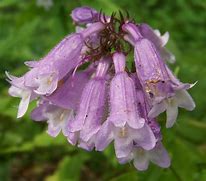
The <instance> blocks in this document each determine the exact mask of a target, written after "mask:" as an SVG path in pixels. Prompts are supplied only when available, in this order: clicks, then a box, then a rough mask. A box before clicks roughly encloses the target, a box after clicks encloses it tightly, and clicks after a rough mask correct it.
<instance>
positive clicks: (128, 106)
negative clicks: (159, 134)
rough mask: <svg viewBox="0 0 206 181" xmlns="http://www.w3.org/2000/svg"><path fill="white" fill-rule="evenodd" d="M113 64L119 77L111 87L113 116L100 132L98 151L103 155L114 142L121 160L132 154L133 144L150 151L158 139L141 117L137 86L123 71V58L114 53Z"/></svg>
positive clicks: (114, 79) (111, 110) (111, 113)
mask: <svg viewBox="0 0 206 181" xmlns="http://www.w3.org/2000/svg"><path fill="white" fill-rule="evenodd" d="M113 61H114V65H115V72H116V75H115V77H114V78H113V79H112V81H111V84H110V115H109V117H108V118H107V120H106V121H105V123H104V124H103V125H102V127H101V129H100V131H99V132H98V136H97V139H96V149H97V150H98V151H102V150H103V149H104V148H105V147H106V146H107V145H108V144H109V143H110V142H111V141H112V140H114V145H115V152H116V156H117V158H122V157H125V156H127V155H129V153H130V152H131V151H132V148H133V142H137V143H138V144H139V145H141V146H142V147H143V148H145V149H147V150H149V149H152V148H153V147H154V146H155V142H156V139H155V137H154V134H153V133H152V130H151V129H150V128H149V126H148V125H147V124H146V123H145V120H144V119H143V118H141V117H140V115H139V112H138V109H137V97H136V92H135V85H134V82H133V80H132V79H131V78H130V77H129V76H128V75H127V73H126V72H125V71H124V69H125V56H124V54H122V53H115V54H114V55H113Z"/></svg>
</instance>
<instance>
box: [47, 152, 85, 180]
mask: <svg viewBox="0 0 206 181" xmlns="http://www.w3.org/2000/svg"><path fill="white" fill-rule="evenodd" d="M87 159H88V157H87V154H81V153H78V154H77V155H74V156H72V157H69V156H67V157H65V158H64V159H63V160H62V161H61V162H60V163H59V166H58V168H57V170H56V172H55V173H54V174H53V175H52V176H49V177H47V178H46V181H78V180H79V179H80V173H81V170H82V168H83V165H84V162H85V161H86V160H87Z"/></svg>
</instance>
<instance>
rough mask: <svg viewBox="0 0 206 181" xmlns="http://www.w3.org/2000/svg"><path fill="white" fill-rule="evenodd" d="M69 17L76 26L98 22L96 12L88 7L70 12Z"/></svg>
mask: <svg viewBox="0 0 206 181" xmlns="http://www.w3.org/2000/svg"><path fill="white" fill-rule="evenodd" d="M71 17H72V19H73V21H74V22H75V23H77V24H87V23H93V22H95V21H97V20H98V12H97V11H96V10H95V9H92V8H90V7H86V6H84V7H78V8H75V9H74V10H73V11H72V13H71Z"/></svg>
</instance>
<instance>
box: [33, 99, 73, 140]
mask: <svg viewBox="0 0 206 181" xmlns="http://www.w3.org/2000/svg"><path fill="white" fill-rule="evenodd" d="M31 118H32V119H33V120H35V121H46V122H47V124H48V129H47V133H48V134H49V135H50V136H52V137H56V136H57V135H58V134H59V133H60V132H61V131H62V133H63V134H64V135H65V136H67V126H68V122H69V121H70V120H72V119H73V118H74V111H73V109H69V108H68V109H65V108H61V107H59V106H56V105H53V104H51V103H50V102H48V101H46V100H41V101H40V103H39V104H38V106H37V108H35V109H34V110H33V111H32V113H31Z"/></svg>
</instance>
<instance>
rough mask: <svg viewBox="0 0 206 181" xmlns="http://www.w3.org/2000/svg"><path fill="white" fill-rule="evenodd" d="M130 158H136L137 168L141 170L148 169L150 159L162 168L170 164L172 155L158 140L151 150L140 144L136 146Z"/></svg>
mask: <svg viewBox="0 0 206 181" xmlns="http://www.w3.org/2000/svg"><path fill="white" fill-rule="evenodd" d="M130 159H133V160H134V161H133V164H134V166H135V168H136V169H137V170H140V171H144V170H147V168H148V166H149V162H150V161H151V162H152V163H154V164H156V165H158V166H160V167H162V168H168V167H169V166H170V157H169V155H168V153H167V150H166V149H165V148H164V146H163V145H162V143H161V142H158V143H157V144H156V146H155V147H154V148H153V149H151V150H144V149H143V148H141V147H139V146H137V147H134V148H133V151H132V153H131V155H130Z"/></svg>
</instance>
